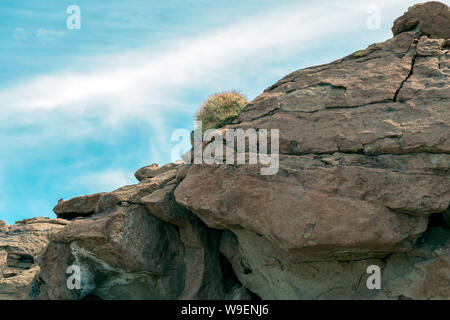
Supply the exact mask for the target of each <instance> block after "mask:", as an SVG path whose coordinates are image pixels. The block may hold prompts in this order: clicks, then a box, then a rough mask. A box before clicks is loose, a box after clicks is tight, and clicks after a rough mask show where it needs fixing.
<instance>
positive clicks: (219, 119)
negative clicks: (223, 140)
mask: <svg viewBox="0 0 450 320" xmlns="http://www.w3.org/2000/svg"><path fill="white" fill-rule="evenodd" d="M246 104H247V98H246V97H245V96H244V95H242V94H240V93H239V92H237V91H227V92H222V93H216V94H214V95H212V96H210V97H209V98H208V99H207V100H206V101H205V102H203V104H202V106H201V107H200V110H199V111H198V112H197V115H196V118H197V120H198V121H201V122H202V124H203V130H207V129H212V128H222V127H224V126H226V125H228V124H230V123H231V122H233V120H234V119H236V117H237V116H238V114H239V112H241V110H242V109H243V108H244V107H245V105H246Z"/></svg>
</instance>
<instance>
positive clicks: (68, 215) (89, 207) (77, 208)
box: [53, 193, 104, 219]
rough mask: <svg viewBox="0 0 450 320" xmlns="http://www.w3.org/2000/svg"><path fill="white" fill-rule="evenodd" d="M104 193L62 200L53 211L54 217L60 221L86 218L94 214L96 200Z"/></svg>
mask: <svg viewBox="0 0 450 320" xmlns="http://www.w3.org/2000/svg"><path fill="white" fill-rule="evenodd" d="M102 195H104V193H96V194H92V195H87V196H81V197H76V198H73V199H70V200H68V201H64V200H63V199H61V200H59V201H58V204H57V205H56V206H55V208H54V209H53V212H55V214H56V216H57V217H58V218H62V219H74V218H77V217H86V216H89V215H91V214H93V213H94V212H95V208H96V207H97V203H98V200H99V199H100V197H101V196H102Z"/></svg>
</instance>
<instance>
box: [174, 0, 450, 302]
mask: <svg viewBox="0 0 450 320" xmlns="http://www.w3.org/2000/svg"><path fill="white" fill-rule="evenodd" d="M444 18H445V19H444ZM408 21H415V22H414V26H412V24H413V23H412V22H408ZM449 21H450V20H449V19H448V7H447V6H445V5H443V4H439V3H427V4H422V5H417V6H414V7H412V8H410V10H408V12H407V13H406V14H405V16H403V17H401V18H399V19H398V20H397V21H396V22H395V25H394V33H395V36H394V37H393V38H392V39H390V40H388V41H386V42H383V43H377V44H374V45H371V46H369V47H368V48H367V49H365V50H361V51H357V52H355V53H354V54H352V55H349V56H347V57H345V58H343V59H340V60H338V61H335V62H332V63H330V64H326V65H322V66H318V67H312V68H308V69H304V70H299V71H296V72H294V73H292V74H290V75H288V76H286V77H285V78H283V79H282V80H280V81H279V82H277V83H276V84H275V85H273V86H271V87H270V88H268V89H267V90H266V91H265V92H264V93H263V94H262V95H261V96H259V97H257V98H256V99H255V100H254V101H253V102H251V103H250V104H249V105H248V106H247V107H246V108H245V109H244V110H243V111H242V113H241V114H240V115H239V117H238V120H237V121H235V123H234V124H233V125H231V126H229V127H227V128H226V129H235V128H242V129H249V128H254V129H259V130H261V129H279V130H280V131H279V132H280V169H279V172H278V174H276V175H274V176H262V175H260V174H259V172H260V171H259V168H258V166H251V165H239V166H230V165H214V166H207V165H192V166H191V167H190V169H189V171H188V173H187V176H186V178H185V179H184V180H183V181H182V182H181V184H180V185H179V186H178V187H177V189H176V190H175V193H174V194H175V197H176V200H177V202H178V203H180V204H181V205H183V206H185V207H186V208H188V209H189V210H191V211H192V212H194V213H195V214H196V215H197V216H198V217H200V219H202V221H203V222H205V223H206V224H207V225H208V226H209V227H211V228H217V229H222V230H228V231H227V232H226V233H224V235H223V238H222V243H221V250H222V252H223V253H224V255H225V256H226V257H227V258H228V259H229V260H230V261H231V262H232V265H233V270H234V272H235V273H236V274H237V276H238V278H239V280H240V282H241V283H242V284H243V285H244V286H245V287H246V288H247V289H249V290H251V291H252V292H254V293H255V294H257V295H259V296H260V297H262V298H263V299H281V298H284V299H320V298H350V299H352V298H359V299H366V298H381V299H388V298H389V299H397V298H405V297H407V298H413V299H429V298H437V299H439V298H440V299H446V298H447V299H448V298H450V294H449V291H448V284H449V281H450V268H449V264H448V262H449V258H450V256H449V254H450V252H449V250H450V247H449V246H448V239H449V233H448V230H445V229H443V227H444V224H443V223H441V224H439V225H438V226H437V227H436V226H430V217H432V219H434V220H439V221H441V220H442V219H441V217H442V216H444V212H445V211H446V210H447V208H448V207H449V201H450V176H449V168H450V144H449V143H450V130H449V129H450V128H449V127H450V102H449V98H450V85H449V82H448V76H449V74H450V70H449V67H450V59H449V48H448V45H447V43H448V39H447V38H448V32H447V31H448V28H449ZM413 27H416V29H415V30H410V29H412V28H413ZM425 235H426V236H425ZM431 238H432V239H435V240H434V242H433V245H432V246H431V245H430V244H429V243H428V242H429V241H432V240H429V239H431ZM370 265H378V266H379V267H380V268H382V270H383V272H382V279H383V282H382V283H383V286H382V289H381V290H375V291H372V290H368V289H367V287H366V285H365V281H364V277H365V276H366V275H367V273H366V270H367V267H368V266H370Z"/></svg>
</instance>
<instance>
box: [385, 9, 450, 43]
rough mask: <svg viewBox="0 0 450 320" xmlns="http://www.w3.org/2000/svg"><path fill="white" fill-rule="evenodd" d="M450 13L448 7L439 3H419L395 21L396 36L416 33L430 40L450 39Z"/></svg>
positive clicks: (393, 31)
mask: <svg viewBox="0 0 450 320" xmlns="http://www.w3.org/2000/svg"><path fill="white" fill-rule="evenodd" d="M449 21H450V11H449V8H448V7H447V5H445V4H443V3H441V2H438V1H429V2H426V3H419V4H416V5H414V6H412V7H410V8H408V11H407V12H405V14H404V15H403V16H401V17H400V18H398V19H397V20H395V22H394V26H393V27H392V33H393V34H394V35H397V34H400V33H402V32H405V31H414V32H416V34H417V35H419V36H421V35H426V36H428V37H430V38H440V39H448V38H450V23H449Z"/></svg>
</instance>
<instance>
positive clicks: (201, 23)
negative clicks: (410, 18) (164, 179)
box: [0, 0, 417, 224]
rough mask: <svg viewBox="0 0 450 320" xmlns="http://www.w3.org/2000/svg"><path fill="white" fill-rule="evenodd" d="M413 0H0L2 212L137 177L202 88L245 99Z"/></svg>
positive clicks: (375, 35)
mask: <svg viewBox="0 0 450 320" xmlns="http://www.w3.org/2000/svg"><path fill="white" fill-rule="evenodd" d="M416 2H417V1H408V0H397V1H392V0H381V1H366V0H344V1H314V2H312V1H302V0H296V1H292V0H214V1H211V0H196V1H194V0H166V1H156V0H129V1H118V0H109V1H92V0H71V1H67V0H41V1H35V0H0V220H5V221H6V222H7V223H9V224H12V223H14V222H15V221H18V220H22V219H25V218H31V217H35V216H44V217H55V215H54V213H53V212H52V209H53V207H54V206H55V205H56V203H57V202H58V199H61V198H64V199H66V200H67V199H70V198H72V197H75V196H79V195H85V194H91V193H96V192H104V191H113V190H114V189H116V188H118V187H120V186H123V185H127V184H134V183H137V181H136V180H135V178H134V172H135V171H136V170H137V169H139V168H140V167H143V166H145V165H149V164H151V163H158V164H159V165H163V164H165V163H168V162H170V161H171V160H172V159H171V150H172V149H173V148H174V147H175V146H176V145H177V144H178V141H172V140H171V136H172V132H174V130H176V129H187V130H189V131H190V130H192V128H193V121H194V115H195V112H196V111H197V110H198V108H199V106H200V105H201V103H202V102H203V101H204V100H205V99H206V98H207V97H208V96H209V95H211V94H214V93H216V92H221V91H225V90H238V91H240V92H242V93H244V94H245V95H246V96H247V97H248V98H249V100H252V99H254V98H255V97H256V96H258V95H259V94H261V93H262V92H263V90H264V89H265V88H267V87H268V86H270V85H271V84H273V83H275V82H276V81H277V80H279V79H280V78H282V77H283V76H285V75H287V74H289V73H291V72H293V71H295V70H298V69H301V68H306V67H309V66H313V65H319V64H323V63H327V62H331V61H333V60H336V59H339V58H342V57H344V56H346V55H348V54H351V53H352V52H355V51H357V50H360V49H364V48H366V47H367V46H368V45H370V44H372V43H375V42H382V41H385V40H387V39H389V38H391V36H392V34H391V30H390V29H391V27H392V22H393V21H394V19H395V18H396V17H399V16H400V15H402V13H403V12H404V11H406V9H407V8H408V7H409V6H410V5H412V4H414V3H416ZM71 5H76V6H78V8H79V9H80V20H79V21H80V28H79V29H78V28H69V27H68V25H67V20H68V19H70V17H71V16H72V14H73V11H70V12H69V13H67V8H68V7H69V6H71ZM69 21H70V22H71V21H73V20H69ZM69 25H70V24H69Z"/></svg>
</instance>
